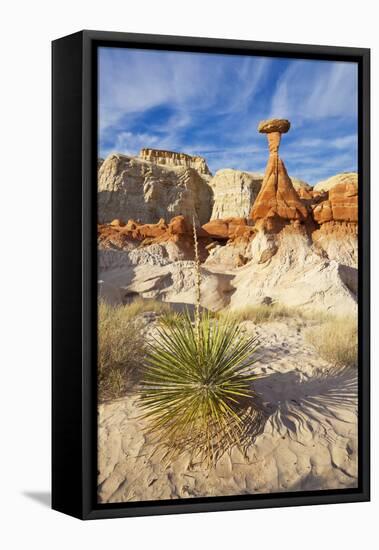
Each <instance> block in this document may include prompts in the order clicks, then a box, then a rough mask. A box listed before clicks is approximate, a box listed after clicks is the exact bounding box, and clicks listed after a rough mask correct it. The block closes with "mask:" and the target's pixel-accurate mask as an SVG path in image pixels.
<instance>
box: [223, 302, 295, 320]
mask: <svg viewBox="0 0 379 550" xmlns="http://www.w3.org/2000/svg"><path fill="white" fill-rule="evenodd" d="M229 316H232V317H233V319H235V320H238V321H240V322H241V321H253V322H254V323H257V324H258V323H266V322H269V321H275V320H277V319H284V318H286V317H292V316H293V312H291V310H290V308H288V307H286V306H282V305H280V304H273V305H268V304H259V305H256V306H246V307H244V308H241V309H239V310H237V311H233V312H232V313H229Z"/></svg>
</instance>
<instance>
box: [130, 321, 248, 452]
mask: <svg viewBox="0 0 379 550" xmlns="http://www.w3.org/2000/svg"><path fill="white" fill-rule="evenodd" d="M157 333H158V334H157V337H156V339H155V340H154V341H153V342H151V343H150V344H148V346H147V350H146V357H145V370H144V375H143V378H142V382H141V384H140V390H139V393H140V407H141V408H142V410H143V414H142V416H143V417H144V419H145V420H147V426H148V428H147V431H148V432H149V433H150V434H153V436H155V440H156V442H157V444H158V447H159V446H160V447H163V448H164V449H165V452H166V455H169V456H173V455H177V454H180V453H182V452H185V451H188V450H189V451H190V452H191V453H192V454H193V455H194V456H198V457H200V459H201V460H206V461H207V462H208V463H215V462H216V461H217V459H218V458H219V457H220V456H221V455H222V454H223V452H225V450H227V449H230V448H232V447H233V446H235V445H237V446H239V447H242V444H243V437H244V434H245V433H246V424H245V417H244V411H246V407H245V408H244V407H242V406H241V401H243V400H245V401H247V405H248V406H249V407H250V411H251V412H250V414H249V421H250V423H251V422H253V423H254V419H255V418H256V419H257V421H258V417H259V414H258V409H257V407H256V406H255V401H254V399H253V397H254V393H253V390H252V387H251V383H252V381H253V380H254V379H255V378H256V377H255V376H254V375H252V373H251V367H252V365H253V362H254V358H253V356H254V351H255V349H256V347H257V340H256V337H247V336H245V335H244V333H243V332H242V331H241V329H240V327H239V325H238V323H237V322H236V321H235V320H232V319H228V318H224V319H215V318H213V317H212V316H211V315H209V314H208V313H207V312H203V313H201V314H199V315H195V322H194V323H193V322H192V320H191V317H190V315H189V313H188V312H187V313H185V314H179V315H176V316H175V317H174V318H173V317H170V318H165V317H164V318H163V319H162V321H161V323H160V325H159V328H158V329H157Z"/></svg>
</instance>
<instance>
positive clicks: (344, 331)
mask: <svg viewBox="0 0 379 550" xmlns="http://www.w3.org/2000/svg"><path fill="white" fill-rule="evenodd" d="M305 337H306V339H307V340H308V342H309V343H310V344H312V345H313V346H314V347H315V349H316V350H317V351H318V352H319V354H320V356H321V357H323V358H324V359H326V360H327V361H329V362H330V363H334V364H335V365H338V366H344V367H354V366H356V365H357V361H358V356H357V354H358V327H357V321H356V319H354V318H350V319H349V318H335V319H333V320H330V321H327V322H325V323H323V324H322V325H317V326H314V327H311V328H308V329H307V331H306V333H305Z"/></svg>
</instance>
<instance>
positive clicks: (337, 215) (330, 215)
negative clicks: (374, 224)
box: [313, 183, 358, 224]
mask: <svg viewBox="0 0 379 550" xmlns="http://www.w3.org/2000/svg"><path fill="white" fill-rule="evenodd" d="M313 217H314V219H315V220H316V221H317V222H318V223H319V224H323V223H326V222H331V221H336V222H353V223H357V222H358V185H355V184H354V183H339V184H337V185H335V186H334V187H332V188H331V189H330V190H329V193H328V198H327V199H326V200H324V201H322V202H320V203H319V204H317V205H316V206H315V207H314V209H313Z"/></svg>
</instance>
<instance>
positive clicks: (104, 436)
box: [98, 321, 357, 503]
mask: <svg viewBox="0 0 379 550" xmlns="http://www.w3.org/2000/svg"><path fill="white" fill-rule="evenodd" d="M244 325H245V327H246V329H247V330H248V331H249V332H250V331H251V332H253V331H255V332H257V333H258V335H259V336H260V340H261V346H260V351H259V360H258V361H257V363H256V368H255V372H257V373H260V374H262V375H264V377H263V378H261V379H260V380H258V381H256V382H255V384H254V388H255V390H256V391H257V393H258V394H259V397H260V401H261V406H262V408H263V411H264V423H263V424H262V433H261V434H260V435H259V436H258V437H257V438H256V440H255V441H254V442H252V444H251V445H250V446H249V448H248V452H247V457H244V456H242V454H241V453H240V452H239V451H237V450H236V449H234V450H233V451H232V453H231V454H230V455H224V457H222V459H221V460H220V461H219V462H218V464H217V466H216V467H215V468H212V469H207V468H206V467H205V466H204V465H202V464H199V463H191V460H190V456H187V455H182V456H181V457H180V458H178V459H176V460H175V461H173V462H172V463H171V464H169V465H165V464H164V462H163V461H162V460H161V459H160V456H159V455H158V454H155V455H153V456H152V454H153V452H154V446H153V445H152V443H151V441H149V439H148V438H147V437H146V436H145V435H144V433H143V428H144V425H143V421H142V420H140V419H138V414H139V411H138V408H137V406H136V402H137V397H136V395H134V394H131V395H130V396H128V397H126V398H123V399H119V400H116V401H112V402H110V403H106V404H102V405H100V407H99V424H98V425H99V445H98V447H99V455H98V462H99V463H98V468H99V475H98V498H99V501H100V502H104V503H106V502H127V501H140V500H151V499H154V500H156V499H175V498H188V497H202V496H221V495H242V494H253V493H272V492H282V491H299V490H321V489H340V488H341V489H342V488H348V487H356V486H357V377H356V372H355V371H354V370H341V369H338V370H337V369H336V368H334V367H333V366H332V365H330V364H328V363H327V362H325V361H324V360H322V359H320V357H319V356H318V355H317V353H316V351H315V350H314V349H313V348H312V346H310V345H309V344H307V343H306V342H305V340H304V330H306V327H304V326H301V325H299V324H297V323H296V322H295V321H290V322H288V323H287V322H286V323H284V322H272V323H267V324H263V325H261V327H255V325H254V324H253V323H252V322H249V321H246V322H245V323H244Z"/></svg>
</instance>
